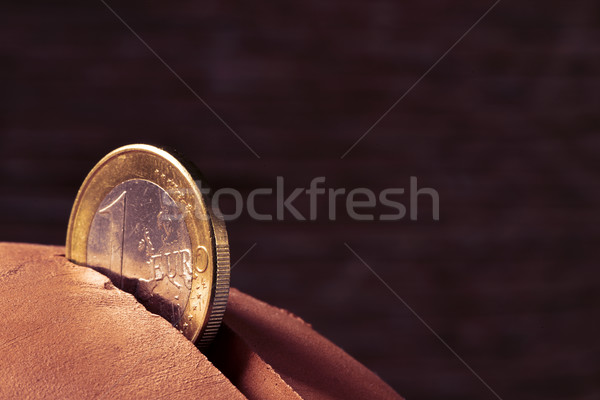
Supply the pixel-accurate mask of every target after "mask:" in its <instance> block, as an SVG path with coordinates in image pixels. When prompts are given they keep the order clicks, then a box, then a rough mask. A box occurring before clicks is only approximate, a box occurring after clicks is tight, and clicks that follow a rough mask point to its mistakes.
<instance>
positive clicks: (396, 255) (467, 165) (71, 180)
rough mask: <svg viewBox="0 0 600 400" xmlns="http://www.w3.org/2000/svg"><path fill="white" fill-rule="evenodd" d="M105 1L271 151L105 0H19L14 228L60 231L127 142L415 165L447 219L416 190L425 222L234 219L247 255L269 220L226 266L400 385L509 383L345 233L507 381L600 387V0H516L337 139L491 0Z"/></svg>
mask: <svg viewBox="0 0 600 400" xmlns="http://www.w3.org/2000/svg"><path fill="white" fill-rule="evenodd" d="M110 4H111V5H112V6H113V7H114V8H115V10H116V11H117V12H118V13H119V14H120V15H121V16H122V17H123V18H124V19H125V20H126V21H127V22H128V23H130V24H131V26H132V27H133V28H134V29H135V30H137V32H138V33H139V34H140V35H141V36H142V37H143V38H144V39H145V40H146V41H147V42H148V43H149V44H150V45H151V46H152V47H153V48H154V49H155V50H156V51H157V52H158V53H159V54H160V55H161V56H162V57H164V59H165V60H166V61H167V62H168V63H169V64H170V65H171V66H172V67H173V68H174V69H175V70H176V71H177V72H178V73H179V74H180V75H181V76H182V77H183V78H184V79H185V80H186V81H187V82H188V83H189V85H190V86H191V87H192V88H194V89H195V90H196V91H197V92H198V93H199V94H200V95H201V96H202V97H203V98H204V99H205V100H206V101H207V102H208V103H209V104H210V105H211V106H212V107H214V109H215V110H217V112H218V113H220V114H221V115H222V116H223V118H224V119H225V120H226V121H227V122H228V123H229V124H230V125H231V126H232V127H233V128H234V129H235V130H236V131H237V132H238V133H239V134H240V135H241V136H242V137H243V138H245V140H247V142H248V143H249V144H250V146H252V147H253V148H254V149H255V150H256V152H258V153H259V154H260V156H261V159H257V158H255V157H254V156H253V155H252V153H251V152H250V151H249V150H248V149H247V148H245V147H244V145H243V144H241V143H240V142H239V141H238V140H237V139H236V138H235V137H234V136H233V135H232V134H231V133H230V132H229V131H228V130H227V129H226V128H225V127H224V126H223V125H222V124H221V123H220V122H219V121H218V120H217V119H216V118H215V117H214V116H213V115H212V114H211V113H210V112H209V111H208V110H207V109H206V108H205V107H204V106H203V105H202V104H201V103H200V101H198V100H197V99H196V98H194V96H193V95H192V94H191V93H190V92H189V91H188V90H187V89H186V88H185V87H184V86H183V85H182V84H181V83H180V82H179V81H178V80H177V79H176V78H175V77H174V76H173V75H172V74H171V73H170V72H169V71H168V70H167V69H166V68H165V67H164V66H163V65H162V64H161V63H160V62H159V61H158V60H157V59H156V58H155V57H154V56H153V55H152V54H151V53H150V52H149V51H148V49H146V48H145V47H144V46H143V45H142V44H141V43H140V42H139V41H138V40H137V39H136V38H135V37H134V36H133V35H132V34H131V32H129V31H128V30H127V29H126V28H125V27H124V26H123V25H122V24H121V23H120V22H119V21H118V20H117V19H116V17H115V16H114V15H113V14H111V13H110V11H109V10H108V9H107V8H106V7H105V6H104V5H103V4H102V3H101V2H100V1H85V2H82V1H72V2H61V3H60V4H57V3H54V2H27V4H22V3H21V2H16V1H14V2H4V3H3V4H2V6H0V7H1V11H0V68H1V71H2V90H1V92H0V117H1V125H0V240H10V241H28V242H40V243H57V244H60V243H64V236H65V231H66V226H67V219H68V215H69V212H70V207H71V205H72V201H73V199H74V196H75V194H76V190H77V188H78V187H79V185H80V184H81V182H82V180H83V178H84V177H85V175H86V173H87V172H88V171H89V169H90V168H91V167H92V166H93V165H94V164H95V163H96V162H97V161H98V160H99V159H100V158H101V157H102V156H103V155H104V154H105V153H107V152H108V151H110V150H112V149H113V148H115V147H117V146H119V145H122V144H127V143H133V142H150V143H155V144H162V145H169V146H173V147H175V148H178V149H180V150H181V151H182V152H183V153H185V154H186V155H187V156H188V157H189V158H191V159H192V160H193V161H194V162H196V163H197V164H198V165H199V167H200V168H201V169H202V170H203V172H204V173H205V175H206V176H207V177H208V178H209V179H210V181H211V182H212V184H213V186H214V187H233V188H237V189H239V190H241V191H242V192H246V193H247V192H248V191H250V190H252V189H253V188H256V187H259V186H265V187H274V186H275V178H276V176H278V175H281V176H284V177H285V178H286V187H289V188H291V187H292V186H297V187H306V186H308V184H309V182H310V180H311V179H312V178H313V177H315V176H325V177H326V178H327V181H326V186H327V187H347V188H354V187H359V186H363V187H370V188H373V189H376V190H379V189H381V188H385V187H407V186H408V178H409V177H410V176H411V175H414V176H417V177H418V178H419V183H420V185H422V186H430V187H434V188H436V189H437V190H438V191H439V193H440V197H441V220H440V221H439V222H434V221H432V220H431V217H430V214H428V212H427V206H428V205H427V204H426V203H424V206H423V209H422V210H421V211H422V218H421V219H420V220H419V221H417V222H411V221H400V222H387V223H383V222H354V221H351V220H349V219H348V218H342V219H341V220H339V221H335V222H331V221H328V220H327V219H326V218H323V217H321V218H319V219H318V220H317V221H315V222H294V221H291V220H287V221H284V222H256V221H252V220H251V219H249V218H247V217H244V218H241V219H239V220H237V221H235V222H231V223H229V225H228V228H229V233H230V241H231V248H232V259H233V261H235V260H237V259H238V258H239V257H240V256H241V255H242V254H243V253H244V252H245V251H246V249H248V248H249V247H250V246H251V245H252V244H253V243H257V245H256V247H255V248H254V249H253V250H252V251H251V252H250V253H249V254H248V255H247V256H246V257H245V258H244V259H243V260H242V261H241V262H240V263H239V264H238V265H237V266H236V268H235V269H234V271H233V285H235V286H236V287H238V288H240V289H242V290H244V291H247V292H249V293H250V294H252V295H255V296H257V297H259V298H262V299H264V300H266V301H268V302H270V303H272V304H275V305H279V306H281V307H285V308H288V309H290V310H292V311H293V312H295V313H297V314H299V315H300V316H302V317H303V318H304V319H306V320H307V321H309V322H311V323H312V324H313V325H314V327H315V328H316V329H317V330H318V331H320V332H321V333H323V334H324V335H326V336H327V337H329V338H331V339H332V340H333V341H334V342H336V343H337V344H339V345H340V346H341V347H343V348H344V349H346V350H347V351H348V352H349V353H350V354H352V355H353V356H354V357H356V358H357V359H358V360H360V361H361V362H363V363H364V364H365V365H367V366H368V367H369V368H371V369H373V370H374V371H375V372H377V373H378V374H379V375H380V376H382V377H383V378H384V379H385V380H386V381H387V382H389V383H390V384H391V385H392V386H393V387H394V388H395V389H396V390H398V391H399V392H400V393H401V394H403V395H404V396H406V397H408V398H420V399H435V398H446V399H451V398H456V399H458V398H460V399H492V398H494V396H493V394H492V393H491V392H490V391H488V390H487V389H486V388H485V387H484V386H483V385H482V383H481V382H479V381H478V380H477V378H476V377H475V376H474V375H473V374H471V372H469V371H468V370H467V368H465V366H464V365H462V364H461V362H460V361H459V360H457V359H456V358H455V357H454V356H453V355H452V354H451V353H450V352H449V351H448V350H447V349H446V348H445V347H444V346H443V345H442V344H441V343H440V342H439V341H438V340H437V339H436V338H435V337H434V336H433V335H432V334H431V333H430V332H429V331H428V330H427V329H426V328H425V327H424V326H423V325H422V324H421V323H420V322H419V321H418V320H417V319H416V318H415V317H414V316H413V315H412V314H411V313H410V311H409V310H408V309H407V308H406V307H405V306H404V305H403V304H402V303H401V302H400V301H399V300H398V299H397V298H395V297H394V295H393V294H392V293H391V292H390V291H388V289H386V288H385V287H384V286H383V285H382V284H381V282H379V281H378V280H377V278H376V277H375V276H374V275H373V274H372V273H371V272H370V271H369V270H368V269H367V268H366V267H365V266H364V265H362V264H361V263H360V262H359V261H358V260H357V259H356V258H355V257H354V256H353V255H352V254H351V253H350V252H349V251H348V250H347V249H346V248H345V246H344V244H343V243H344V242H348V243H349V244H350V245H351V246H352V247H353V248H354V249H355V250H356V251H357V252H358V253H359V254H360V255H361V256H362V257H363V258H364V259H365V260H366V261H367V262H368V263H369V264H370V266H371V267H372V268H373V269H374V270H375V271H377V272H378V273H379V274H380V275H381V277H382V278H383V279H385V280H386V282H387V283H388V284H389V285H390V286H391V287H392V288H393V289H394V290H395V291H396V292H397V293H398V294H399V295H400V296H401V297H402V298H403V299H404V300H405V301H406V302H407V303H408V304H409V305H411V306H412V307H413V308H414V310H415V311H416V312H418V313H419V315H421V316H422V318H423V319H424V320H425V321H427V322H428V323H429V324H430V325H431V327H432V328H433V329H435V330H436V331H437V332H438V333H439V334H440V335H441V337H443V338H444V339H445V340H446V341H447V342H448V343H449V344H450V345H451V346H452V347H453V348H454V349H455V350H456V352H457V353H458V354H460V355H461V356H462V357H463V358H464V360H465V361H467V362H468V363H469V365H470V366H471V367H472V368H473V369H474V370H475V371H476V372H477V373H478V374H479V375H480V376H481V377H482V378H483V379H484V380H485V381H486V382H487V383H488V384H489V385H490V386H491V387H492V388H494V390H495V391H497V393H498V394H499V395H500V396H501V397H503V398H504V399H516V398H519V399H592V398H595V397H594V396H597V395H598V391H599V390H600V385H599V382H600V365H599V364H600V363H599V360H600V343H599V340H598V337H599V334H600V330H599V329H598V317H599V306H600V295H599V291H598V287H599V284H600V271H599V270H598V262H597V261H598V257H597V256H596V255H597V251H598V250H597V249H598V246H599V245H600V243H599V237H600V236H599V233H600V228H599V225H598V223H599V222H600V206H599V204H600V187H599V179H598V178H599V171H600V163H599V155H600V136H599V135H598V130H599V127H600V114H599V112H598V111H599V106H600V97H599V96H600V95H599V91H600V76H599V71H600V7H599V6H598V3H597V2H594V1H591V0H589V1H588V0H581V1H571V2H558V1H547V2H538V3H534V2H509V1H502V2H501V3H500V4H499V5H498V6H497V7H496V8H495V9H494V10H493V11H492V12H491V13H490V14H489V15H488V16H487V17H486V18H485V19H484V20H483V21H482V22H481V23H480V25H478V26H477V27H476V28H475V29H474V30H473V31H472V32H471V33H470V34H469V35H468V36H467V37H466V38H465V39H464V40H463V41H462V42H461V43H460V44H459V45H458V46H457V47H456V48H455V49H454V50H453V51H452V52H451V53H450V54H449V55H448V56H447V57H446V58H445V59H444V60H443V61H442V62H441V63H440V64H439V65H438V66H437V67H436V68H435V69H434V70H433V71H432V72H431V73H430V74H429V75H428V76H427V77H425V78H424V79H423V81H422V82H421V83H420V84H419V85H417V86H416V87H415V89H414V90H413V91H412V92H411V93H410V94H409V95H408V96H407V97H406V98H405V99H404V100H403V101H402V102H400V104H399V105H398V106H397V108H395V109H394V110H393V111H392V112H391V113H390V114H389V115H388V116H387V117H386V118H385V119H384V120H383V121H382V122H381V124H379V125H378V126H377V127H376V128H375V129H374V130H373V131H372V132H371V133H370V134H369V135H368V136H367V137H366V138H365V140H363V141H362V142H361V143H360V144H359V145H358V146H357V147H356V148H355V149H354V150H353V151H352V152H351V153H350V154H349V155H348V156H347V157H346V158H345V159H343V160H340V156H341V155H342V154H343V153H344V152H345V151H346V150H347V149H348V147H349V146H350V145H351V144H352V143H353V142H354V141H355V140H356V139H357V138H358V137H360V136H361V135H362V134H363V132H365V131H366V130H367V129H368V128H369V126H371V124H373V122H375V120H377V118H379V117H380V116H381V114H382V113H383V112H384V111H385V110H386V109H387V108H388V107H389V106H390V105H391V104H392V103H393V102H394V101H396V100H397V99H398V98H399V97H400V96H401V95H402V94H403V93H404V92H405V91H406V90H407V89H408V88H409V87H410V86H411V85H412V84H413V83H414V82H415V81H416V80H417V79H418V78H419V77H420V76H421V75H422V74H423V73H424V72H425V71H426V70H427V69H428V68H429V67H430V66H431V65H432V64H433V63H434V62H435V61H436V60H437V59H438V58H439V57H440V56H441V55H442V54H443V53H444V52H445V51H446V50H447V49H448V48H449V47H450V46H451V45H452V44H453V43H454V42H455V41H456V40H457V39H458V38H459V37H460V36H461V35H462V34H463V33H464V32H465V31H466V30H467V29H468V28H469V27H470V26H471V25H472V24H473V23H474V22H475V21H476V20H477V19H478V18H479V17H480V16H481V15H482V14H483V13H484V12H485V11H486V9H487V8H489V7H490V6H491V4H492V3H491V2H476V1H425V2H419V3H418V4H415V2H410V3H409V2H399V1H391V0H380V1H371V2H367V1H363V2H357V1H337V2H333V1H304V2H289V1H280V2H275V3H247V2H236V1H197V2H190V1H186V2H181V3H176V4H173V3H169V4H167V3H164V2H141V1H137V2H127V3H123V2H116V1H114V2H111V3H110ZM224 206H225V208H227V204H225V205H224ZM321 206H325V204H321ZM260 207H261V209H262V210H268V209H270V208H272V204H271V203H269V202H268V201H263V202H262V203H261V205H260ZM319 211H320V212H325V208H324V207H323V208H321V209H320V210H319ZM429 211H430V210H429ZM594 393H595V395H594Z"/></svg>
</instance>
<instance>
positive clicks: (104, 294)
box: [0, 243, 400, 399]
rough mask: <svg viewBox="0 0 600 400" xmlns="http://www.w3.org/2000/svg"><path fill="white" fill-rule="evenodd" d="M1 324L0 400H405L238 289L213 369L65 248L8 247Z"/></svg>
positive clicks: (299, 324)
mask: <svg viewBox="0 0 600 400" xmlns="http://www.w3.org/2000/svg"><path fill="white" fill-rule="evenodd" d="M0 320H1V321H2V324H1V325H0V371H2V373H1V374H0V397H1V398H63V399H71V398H72V399H75V398H111V399H112V398H155V399H161V398H162V399H178V398H201V399H202V398H204V399H243V398H245V397H248V398H250V399H299V398H305V399H329V398H344V399H347V398H365V399H384V398H385V399H387V398H389V399H392V398H394V399H399V398H400V397H399V396H398V395H397V394H396V393H395V392H394V391H393V390H392V389H391V388H390V387H389V386H388V385H387V384H385V383H384V382H383V381H382V380H380V379H379V378H378V377H377V376H376V375H375V374H373V373H372V372H371V371H369V370H368V369H367V368H365V367H364V366H362V365H361V364H360V363H358V362H357V361H356V360H354V359H353V358H352V357H350V356H349V355H348V354H346V353H345V352H344V351H343V350H341V349H340V348H338V347H337V346H335V345H334V344H333V343H331V342H329V341H328V340H326V339H325V338H323V337H322V336H320V335H319V334H318V333H316V332H315V331H314V330H312V329H311V327H310V325H308V324H306V323H305V322H303V321H302V320H300V319H299V318H297V317H295V316H293V315H291V314H290V313H288V312H286V311H285V310H281V309H277V308H275V307H272V306H270V305H268V304H266V303H263V302H261V301H259V300H256V299H254V298H252V297H250V296H248V295H246V294H243V293H241V292H239V291H237V290H235V289H232V291H231V297H230V301H229V304H228V310H227V313H226V316H225V323H226V325H225V326H224V327H223V329H222V331H221V332H220V334H219V336H218V339H217V341H216V342H215V343H214V345H213V346H212V348H211V350H210V352H209V357H210V358H211V360H212V361H213V362H214V365H213V363H212V362H211V361H209V360H208V359H207V358H206V357H205V356H204V355H203V354H202V353H201V352H200V351H199V350H198V349H197V348H196V347H195V346H194V345H193V344H192V343H191V342H189V341H188V340H187V339H185V338H184V337H183V336H182V335H181V334H180V333H179V332H178V331H177V330H176V329H174V328H173V327H172V326H171V325H170V324H169V323H168V322H167V321H166V320H164V319H162V318H161V317H158V316H156V315H154V314H151V313H150V312H148V311H147V310H146V309H145V308H144V307H143V306H141V305H140V304H139V303H138V302H137V301H136V300H135V298H134V297H133V296H131V295H130V294H127V293H125V292H122V291H121V290H118V289H116V288H115V287H114V286H113V285H112V284H111V283H110V281H109V280H108V278H106V277H104V276H103V275H101V274H99V273H98V272H96V271H94V270H92V269H89V268H86V267H81V266H77V265H74V264H72V263H70V262H68V261H67V260H66V259H65V258H64V251H63V248H62V247H58V246H41V245H32V244H15V243H0ZM221 371H222V372H223V373H222V372H221ZM224 374H225V375H224ZM226 375H227V376H226Z"/></svg>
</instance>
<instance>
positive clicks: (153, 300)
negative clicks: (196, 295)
mask: <svg viewBox="0 0 600 400" xmlns="http://www.w3.org/2000/svg"><path fill="white" fill-rule="evenodd" d="M190 249H191V243H190V238H189V233H188V230H187V227H186V225H185V221H184V218H183V214H182V213H181V211H180V209H179V207H178V205H177V203H176V202H175V201H174V200H173V199H172V198H171V196H169V194H168V193H167V192H166V191H165V190H164V189H162V188H161V187H160V186H158V185H156V184H154V183H152V182H150V181H147V180H144V179H131V180H128V181H125V182H123V183H121V184H119V185H117V186H116V187H115V188H114V189H112V190H111V191H110V193H109V194H108V195H107V196H106V197H105V198H104V199H103V200H102V202H101V203H100V206H99V207H98V210H96V214H95V215H94V219H93V221H92V225H91V229H90V233H89V236H88V243H87V265H88V266H90V267H92V268H94V269H96V270H98V271H100V272H101V273H103V274H105V275H107V276H108V277H109V278H110V279H111V281H112V282H113V284H114V285H115V286H117V287H119V288H121V289H123V290H125V291H127V292H129V293H132V294H133V295H134V296H135V297H136V298H137V299H138V301H140V302H141V303H142V304H143V305H144V306H145V307H146V308H147V309H148V310H149V311H151V312H153V313H155V314H158V315H161V316H162V317H164V318H166V319H167V320H168V321H169V322H171V323H172V324H176V323H177V322H179V320H180V319H181V317H182V314H183V310H184V309H185V306H186V304H187V302H188V299H189V296H190V291H191V288H192V253H191V250H190Z"/></svg>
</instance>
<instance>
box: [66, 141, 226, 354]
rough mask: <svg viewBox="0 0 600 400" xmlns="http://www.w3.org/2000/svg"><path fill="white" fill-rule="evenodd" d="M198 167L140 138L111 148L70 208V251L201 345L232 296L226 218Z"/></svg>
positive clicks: (209, 337) (215, 328)
mask: <svg viewBox="0 0 600 400" xmlns="http://www.w3.org/2000/svg"><path fill="white" fill-rule="evenodd" d="M203 187H206V183H205V182H204V181H203V179H202V178H201V175H200V173H199V172H198V171H197V169H196V168H195V167H194V166H193V165H191V164H189V163H187V162H186V161H185V160H183V159H181V157H179V156H178V155H176V154H175V153H173V152H170V151H166V150H164V149H161V148H158V147H154V146H149V145H144V144H134V145H129V146H124V147H121V148H118V149H116V150H114V151H112V152H110V153H109V154H108V155H106V156H105V157H104V158H103V159H102V160H100V162H98V164H96V166H95V167H94V168H93V169H92V170H91V171H90V173H89V174H88V176H87V177H86V178H85V180H84V182H83V184H82V186H81V188H80V189H79V192H78V194H77V197H76V198H75V203H74V205H73V209H72V211H71V217H70V219H69V226H68V230H67V243H66V256H67V258H68V259H69V260H71V261H72V262H74V263H76V264H80V265H86V266H88V267H91V268H94V269H96V270H97V271H100V272H101V273H103V274H105V275H106V276H108V277H109V278H110V279H111V281H112V282H113V284H114V285H115V286H117V287H119V288H120V289H123V290H125V291H127V292H129V293H131V294H133V295H134V296H135V297H136V298H137V299H138V301H139V302H140V303H142V304H143V305H144V306H145V307H146V308H147V309H148V310H149V311H151V312H153V313H155V314H158V315H160V316H162V317H164V318H165V319H167V320H168V321H169V322H171V323H172V324H173V325H174V326H175V327H176V328H177V329H179V330H180V331H181V332H182V333H183V334H184V335H185V336H186V337H187V338H188V339H190V340H192V341H194V342H196V344H197V345H198V346H199V347H200V348H202V347H206V346H207V345H208V344H209V343H210V342H211V340H212V339H213V338H214V337H215V335H216V334H217V331H218V329H219V326H220V324H221V320H222V318H223V314H224V312H225V307H226V305H227V298H228V295H229V245H228V240H227V231H226V229H225V224H224V222H223V219H222V218H221V217H220V213H219V211H218V209H217V208H216V206H213V205H212V204H211V201H210V199H209V198H208V197H207V196H206V195H205V194H204V193H202V192H203V191H201V188H203Z"/></svg>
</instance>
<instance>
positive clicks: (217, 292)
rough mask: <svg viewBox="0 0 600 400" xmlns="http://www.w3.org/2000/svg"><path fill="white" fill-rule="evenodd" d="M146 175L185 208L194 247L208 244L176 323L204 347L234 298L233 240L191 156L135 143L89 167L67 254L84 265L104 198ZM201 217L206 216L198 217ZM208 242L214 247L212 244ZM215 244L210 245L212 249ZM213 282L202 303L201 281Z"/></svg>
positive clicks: (74, 213) (71, 222)
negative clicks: (231, 283)
mask: <svg viewBox="0 0 600 400" xmlns="http://www.w3.org/2000/svg"><path fill="white" fill-rule="evenodd" d="M130 179H144V180H147V181H150V182H152V183H155V184H156V185H158V186H160V187H162V188H163V189H165V190H168V192H169V194H170V195H171V197H172V198H173V200H175V201H176V202H177V203H178V204H179V205H180V207H183V209H184V220H185V224H186V227H187V230H188V233H189V236H190V242H191V245H192V249H198V248H199V247H202V246H203V247H205V248H206V250H208V251H207V253H208V263H207V265H208V267H207V268H206V269H205V270H204V271H199V270H197V269H196V266H197V265H196V259H195V257H194V260H193V265H192V271H193V275H192V290H191V292H190V297H189V300H188V303H187V305H186V308H185V310H184V312H183V317H182V319H181V320H180V322H179V323H178V325H176V328H177V329H179V330H180V331H181V332H182V333H183V334H184V335H185V336H186V337H187V338H188V339H190V340H191V341H193V342H195V343H196V345H197V346H198V347H200V348H205V347H206V346H208V345H209V344H210V342H211V341H212V340H213V339H214V337H215V336H216V334H217V331H218V329H219V326H220V325H221V321H222V319H223V314H224V313H225V308H226V306H227V299H228V297H229V272H230V271H229V270H230V266H229V265H230V261H229V242H228V239H227V231H226V229H225V222H224V221H223V219H222V218H220V217H218V216H217V215H220V213H219V212H218V210H213V209H211V207H210V201H208V200H209V199H208V198H206V197H205V196H204V195H203V194H202V193H201V192H200V189H199V185H201V186H202V187H205V183H204V182H203V180H202V179H201V176H200V173H199V172H198V171H197V169H196V168H195V167H194V166H193V165H192V164H190V163H188V162H187V161H186V160H184V159H182V158H181V157H179V156H176V155H174V154H172V153H171V152H168V151H166V150H163V149H161V148H158V147H155V146H151V145H146V144H132V145H127V146H123V147H120V148H118V149H116V150H113V151H112V152H110V153H109V154H107V155H106V156H105V157H104V158H102V160H100V161H99V162H98V163H97V164H96V166H94V168H93V169H92V170H91V171H90V173H89V174H88V176H87V177H86V178H85V180H84V182H83V184H82V185H81V187H80V189H79V191H78V193H77V197H76V198H75V203H74V204H73V209H72V211H71V216H70V218H69V226H68V229H67V242H66V257H67V258H68V259H69V260H70V261H72V262H74V263H76V264H79V265H86V262H87V241H88V236H89V232H90V228H91V225H92V220H93V218H94V215H95V213H96V211H97V210H98V207H99V205H100V203H101V202H102V200H103V199H104V198H105V197H106V195H108V193H109V192H110V191H111V190H112V189H113V188H114V187H115V186H117V185H118V184H120V183H122V182H125V181H127V180H130ZM198 216H202V217H203V218H198ZM207 242H209V244H210V246H207ZM208 247H210V249H209V248H208ZM202 278H204V284H207V283H208V284H209V285H211V287H210V289H211V290H210V294H211V295H210V299H208V302H206V304H208V307H200V303H201V302H203V303H204V302H205V301H202V299H201V298H200V296H199V294H200V285H201V284H202V283H201V282H202Z"/></svg>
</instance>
